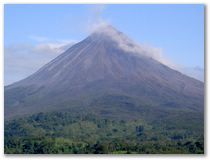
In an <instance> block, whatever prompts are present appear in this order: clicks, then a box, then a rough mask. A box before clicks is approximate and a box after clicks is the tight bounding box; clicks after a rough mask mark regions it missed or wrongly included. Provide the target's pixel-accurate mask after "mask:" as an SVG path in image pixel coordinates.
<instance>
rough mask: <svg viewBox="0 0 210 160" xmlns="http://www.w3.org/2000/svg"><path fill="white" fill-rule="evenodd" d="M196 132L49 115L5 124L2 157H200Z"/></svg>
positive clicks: (199, 137)
mask: <svg viewBox="0 0 210 160" xmlns="http://www.w3.org/2000/svg"><path fill="white" fill-rule="evenodd" d="M161 126H162V127H161ZM200 133H203V132H200V131H198V130H196V129H195V130H193V129H192V130H190V129H186V128H182V127H180V128H176V127H174V126H173V125H172V126H170V125H169V126H167V125H158V124H155V122H153V123H147V122H145V121H143V120H141V119H138V120H128V121H125V120H114V119H113V120H111V119H104V118H100V117H98V116H96V115H94V114H87V115H78V114H77V115H72V113H71V112H51V113H39V114H35V115H32V116H28V117H25V118H19V119H15V120H9V121H5V140H4V149H5V153H6V154H23V153H24V154H63V153H64V154H65V153H66V154H71V153H72V154H139V153H140V154H141V153H142V154H150V153H152V154H153V153H154V154H164V153H167V154H174V153H182V154H185V153H191V154H194V153H198V154H203V153H204V141H203V135H202V134H200Z"/></svg>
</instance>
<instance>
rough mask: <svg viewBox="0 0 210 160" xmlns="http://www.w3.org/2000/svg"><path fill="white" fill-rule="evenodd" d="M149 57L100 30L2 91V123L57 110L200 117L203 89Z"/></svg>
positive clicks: (125, 40) (113, 32)
mask: <svg viewBox="0 0 210 160" xmlns="http://www.w3.org/2000/svg"><path fill="white" fill-rule="evenodd" d="M147 54H148V55H149V51H148V50H146V49H145V48H143V47H141V46H138V45H136V44H135V43H134V42H133V41H131V40H130V39H129V38H127V37H126V36H125V35H124V34H123V33H121V32H119V31H117V30H116V29H114V28H113V27H112V26H105V27H103V28H100V29H99V30H97V31H95V32H94V33H92V34H91V35H90V36H89V37H87V38H86V39H84V40H83V41H81V42H79V43H77V44H75V45H74V46H72V47H71V48H69V49H68V50H67V51H66V52H64V53H63V54H61V55H60V56H58V57H57V58H55V59H54V60H52V61H51V62H50V63H48V64H46V65H45V66H43V67H42V68H41V69H40V70H38V71H37V72H36V73H34V74H33V75H31V76H29V77H28V78H26V79H24V80H22V81H19V82H17V83H14V84H12V85H9V86H6V87H5V118H6V119H10V118H14V117H18V116H23V115H30V114H33V113H39V112H50V111H61V110H72V111H74V112H84V113H86V112H94V113H96V114H98V115H101V116H104V117H112V118H120V119H124V118H127V119H135V118H138V117H142V116H143V115H144V116H145V114H146V115H147V114H152V113H153V114H154V117H155V115H157V117H158V116H161V114H162V113H163V112H167V113H169V112H170V113H173V112H174V113H175V112H177V113H178V112H186V113H188V112H189V113H190V112H197V113H199V114H201V115H202V113H203V108H204V84H203V83H202V82H200V81H198V80H195V79H193V78H190V77H188V76H186V75H183V74H181V73H180V72H178V71H175V70H173V69H171V68H169V67H167V66H166V65H164V64H161V63H160V62H158V61H156V60H154V59H153V58H151V57H149V56H147ZM145 117H147V116H145ZM151 117H152V116H151ZM157 117H156V118H157Z"/></svg>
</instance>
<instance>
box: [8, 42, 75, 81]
mask: <svg viewBox="0 0 210 160" xmlns="http://www.w3.org/2000/svg"><path fill="white" fill-rule="evenodd" d="M73 44H74V43H73V41H71V40H69V41H66V40H65V41H60V42H58V41H56V42H52V43H50V42H47V43H39V44H36V45H22V44H18V45H13V46H6V47H5V48H4V82H5V85H8V84H11V83H13V82H15V81H18V80H21V79H23V78H26V77H27V76H29V75H30V74H32V73H34V72H35V71H37V70H38V69H39V68H40V67H42V66H43V65H44V64H46V63H48V62H49V61H50V60H52V59H54V58H55V57H57V56H58V55H59V54H61V53H62V52H64V51H65V50H66V49H68V48H69V47H70V46H72V45H73Z"/></svg>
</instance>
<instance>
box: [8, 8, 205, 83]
mask: <svg viewBox="0 0 210 160" xmlns="http://www.w3.org/2000/svg"><path fill="white" fill-rule="evenodd" d="M4 10H5V15H4V16H5V17H4V18H5V19H4V31H5V35H4V43H5V84H6V85H7V84H10V83H12V82H15V81H17V80H20V79H22V78H25V77H26V76H28V75H30V74H31V73H33V72H34V71H36V70H37V69H39V68H40V67H41V66H42V65H43V64H45V63H47V62H48V61H50V60H51V59H52V58H54V57H56V56H57V55H58V54H60V53H61V52H62V51H64V50H65V49H66V48H68V47H69V46H70V45H72V44H73V43H75V42H78V41H80V40H82V39H84V38H85V37H86V36H88V34H89V33H90V30H91V27H92V26H93V24H96V23H98V22H101V21H106V22H108V23H111V24H112V25H113V26H114V27H115V28H117V29H118V30H120V31H122V32H124V33H125V34H127V35H128V36H129V37H130V38H131V39H134V40H135V41H137V42H138V43H141V44H145V45H149V46H154V47H157V48H160V49H161V51H162V54H163V56H164V57H166V58H167V59H169V60H170V61H172V62H173V63H174V64H176V65H177V66H178V67H179V69H180V70H182V71H183V72H184V73H189V75H190V74H191V75H192V76H193V75H194V77H197V78H198V79H201V80H202V79H203V78H202V76H203V68H204V6H203V5H5V7H4Z"/></svg>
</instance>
